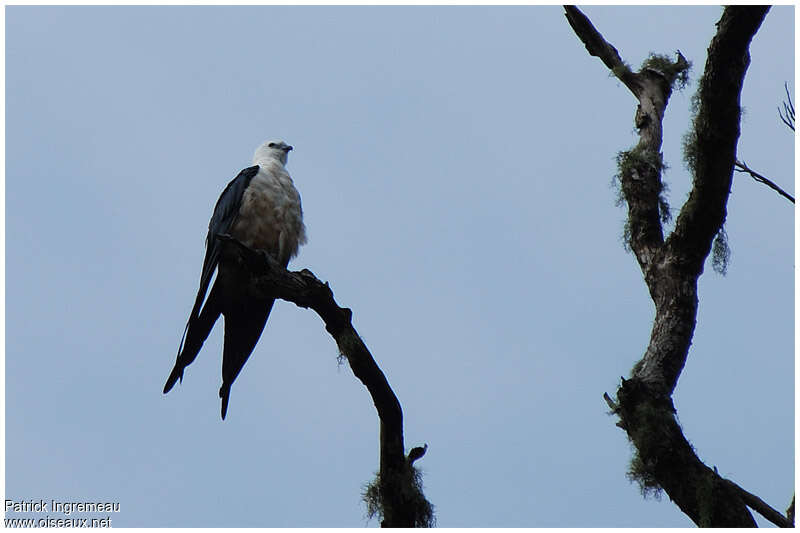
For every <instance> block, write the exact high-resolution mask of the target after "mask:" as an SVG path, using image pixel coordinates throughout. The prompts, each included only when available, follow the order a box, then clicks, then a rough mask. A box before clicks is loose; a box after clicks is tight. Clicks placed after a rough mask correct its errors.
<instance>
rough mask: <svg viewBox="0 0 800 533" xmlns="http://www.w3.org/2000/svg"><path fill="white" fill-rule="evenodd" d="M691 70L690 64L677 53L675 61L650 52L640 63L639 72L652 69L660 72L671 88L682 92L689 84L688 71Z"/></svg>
mask: <svg viewBox="0 0 800 533" xmlns="http://www.w3.org/2000/svg"><path fill="white" fill-rule="evenodd" d="M691 68H692V63H691V62H690V61H686V59H685V58H684V57H683V56H682V55H680V52H678V57H677V59H676V60H675V61H673V60H671V59H670V58H669V56H667V55H664V54H656V53H655V52H650V54H649V55H648V56H647V58H646V59H645V60H644V62H642V66H641V68H640V69H639V71H640V72H641V71H643V70H645V69H652V70H655V71H658V72H660V73H661V74H663V75H664V77H665V78H666V79H667V81H668V82H669V84H670V86H671V87H672V88H677V89H678V90H683V89H684V88H686V85H688V83H689V71H690V70H691Z"/></svg>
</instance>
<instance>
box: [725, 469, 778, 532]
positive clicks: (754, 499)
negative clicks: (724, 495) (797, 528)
mask: <svg viewBox="0 0 800 533" xmlns="http://www.w3.org/2000/svg"><path fill="white" fill-rule="evenodd" d="M721 479H722V481H723V482H724V483H725V484H726V485H728V486H729V487H730V488H732V489H733V490H735V491H736V492H738V493H739V496H740V497H741V498H742V501H743V502H744V503H745V505H747V506H748V507H749V508H751V509H752V510H754V511H755V512H757V513H758V514H760V515H761V516H763V517H764V518H766V519H767V520H769V521H770V522H772V523H773V524H775V525H776V526H778V527H794V525H793V524H792V522H791V521H790V520H789V519H788V518H786V517H785V516H783V515H782V514H781V513H780V512H778V511H776V510H775V509H773V508H772V507H770V506H769V504H767V503H766V502H765V501H764V500H762V499H761V498H759V497H758V496H756V495H755V494H752V493H750V492H747V491H746V490H744V489H743V488H742V487H740V486H739V485H737V484H736V483H734V482H733V481H731V480H730V479H725V478H721Z"/></svg>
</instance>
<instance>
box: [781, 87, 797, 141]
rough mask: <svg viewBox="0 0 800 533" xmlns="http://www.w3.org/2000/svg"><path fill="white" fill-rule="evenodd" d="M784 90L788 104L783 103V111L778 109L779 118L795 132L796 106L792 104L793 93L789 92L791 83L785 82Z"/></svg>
mask: <svg viewBox="0 0 800 533" xmlns="http://www.w3.org/2000/svg"><path fill="white" fill-rule="evenodd" d="M783 88H784V89H785V90H786V102H783V110H781V108H780V107H779V108H778V116H779V117H781V121H782V122H783V123H784V124H786V126H788V127H789V128H790V129H791V130H792V131H794V104H793V103H792V93H790V92H789V82H784V84H783Z"/></svg>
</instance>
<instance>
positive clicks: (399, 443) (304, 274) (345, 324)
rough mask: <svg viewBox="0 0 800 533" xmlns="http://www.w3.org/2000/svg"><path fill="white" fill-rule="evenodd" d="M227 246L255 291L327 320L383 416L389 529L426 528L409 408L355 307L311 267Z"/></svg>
mask: <svg viewBox="0 0 800 533" xmlns="http://www.w3.org/2000/svg"><path fill="white" fill-rule="evenodd" d="M217 237H218V238H219V239H220V240H222V241H224V247H223V250H222V254H223V256H225V258H226V260H227V261H230V262H238V263H239V264H240V265H242V266H243V267H244V268H246V269H247V270H248V271H249V272H250V274H251V276H252V278H251V281H250V288H249V290H250V291H252V293H253V294H260V295H263V296H269V297H272V298H280V299H282V300H286V301H289V302H292V303H294V304H295V305H297V306H298V307H304V308H308V309H312V310H314V311H315V312H316V313H317V314H318V315H319V317H320V318H321V319H322V320H323V321H324V322H325V329H326V330H327V331H328V333H330V334H331V336H332V337H333V339H334V340H335V341H336V345H337V346H338V348H339V353H340V354H341V355H342V356H344V357H345V358H346V359H347V362H348V363H349V364H350V368H351V369H352V370H353V374H354V375H355V376H356V377H357V378H358V379H359V380H360V381H361V382H362V383H363V384H364V386H366V388H367V390H368V391H369V393H370V395H371V396H372V402H373V403H374V404H375V408H376V409H377V411H378V417H379V418H380V470H379V474H378V485H377V488H378V492H379V500H380V504H381V505H380V506H381V514H382V515H383V524H384V525H385V526H387V527H420V526H422V527H425V526H429V525H430V524H431V523H432V522H433V511H432V509H433V508H432V506H431V505H430V503H428V501H427V500H426V499H425V497H424V496H423V495H422V493H421V490H420V489H419V487H418V484H416V483H415V475H414V472H413V470H412V469H411V465H410V464H409V463H408V461H407V460H406V456H405V453H404V444H403V411H402V408H401V407H400V402H399V401H398V399H397V396H395V394H394V391H393V390H392V388H391V387H390V386H389V382H388V381H387V379H386V376H385V375H384V374H383V372H382V371H381V369H380V368H379V367H378V364H377V363H376V362H375V359H373V358H372V354H370V352H369V350H368V349H367V347H366V345H365V344H364V342H363V341H362V340H361V337H360V336H359V335H358V333H357V332H356V330H355V328H354V327H353V324H352V322H351V318H352V316H353V313H352V311H350V309H347V308H342V307H339V305H338V304H337V303H336V301H335V300H334V298H333V292H332V291H331V288H330V286H329V285H328V284H327V283H323V282H321V281H320V280H319V279H317V278H316V276H314V274H313V273H312V272H311V271H309V270H305V269H304V270H302V271H300V272H289V271H288V270H286V269H285V268H282V267H281V266H280V265H279V264H278V262H277V261H275V260H274V259H273V258H272V257H271V256H270V255H269V254H266V253H263V252H259V251H256V250H253V249H252V248H249V247H248V246H246V245H244V244H242V243H241V242H239V241H238V240H236V239H234V238H233V237H230V236H228V235H218V236H217Z"/></svg>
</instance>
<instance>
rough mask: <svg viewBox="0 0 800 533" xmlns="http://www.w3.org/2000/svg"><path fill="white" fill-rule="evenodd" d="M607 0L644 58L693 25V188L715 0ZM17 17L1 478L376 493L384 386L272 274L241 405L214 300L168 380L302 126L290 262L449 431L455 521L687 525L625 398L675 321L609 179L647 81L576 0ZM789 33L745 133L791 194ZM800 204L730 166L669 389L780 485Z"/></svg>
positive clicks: (619, 42)
mask: <svg viewBox="0 0 800 533" xmlns="http://www.w3.org/2000/svg"><path fill="white" fill-rule="evenodd" d="M584 12H585V13H586V14H587V15H588V16H589V17H590V18H591V20H592V21H593V23H594V24H595V26H596V27H597V28H598V29H599V30H600V31H601V32H602V33H603V35H604V36H605V37H606V38H607V39H608V40H609V41H610V42H611V43H613V44H614V45H615V46H616V48H617V49H618V50H619V51H620V54H621V55H622V57H623V58H624V59H625V60H626V61H627V62H628V63H630V64H631V65H633V66H634V67H638V65H640V64H641V62H642V60H643V59H644V58H645V57H646V56H647V54H648V52H650V51H656V52H659V53H665V54H672V53H674V52H675V50H677V49H680V50H681V52H682V53H683V54H684V56H686V57H687V58H688V59H689V60H691V61H693V63H694V68H693V69H692V72H691V77H692V81H691V84H690V85H689V86H688V87H687V88H686V89H685V90H684V91H683V92H676V93H675V94H674V95H673V97H672V99H671V102H670V105H669V107H668V109H667V113H666V118H665V121H664V128H665V139H664V157H665V160H666V162H667V163H668V165H669V169H668V171H667V172H666V175H665V180H666V181H667V182H668V184H669V187H670V195H669V199H670V201H671V204H672V208H673V210H674V211H675V213H677V210H678V209H679V207H680V206H681V204H682V203H683V202H684V200H685V199H686V195H687V192H688V190H689V176H688V174H687V172H686V170H685V168H684V165H683V163H682V156H681V148H680V147H681V138H682V136H683V134H684V133H685V132H686V131H687V128H688V124H689V108H690V99H691V96H692V94H694V92H695V89H696V80H697V78H698V77H699V75H700V74H701V73H702V70H703V65H704V63H705V58H706V49H707V47H708V44H709V42H710V39H711V37H712V36H713V34H714V32H715V26H714V24H715V22H716V21H717V20H718V19H719V16H720V14H721V9H720V8H718V7H713V6H712V7H708V6H706V7H646V8H640V7H615V8H609V7H600V6H591V7H587V8H585V9H584ZM5 13H6V19H5V22H6V244H7V248H6V298H7V300H6V311H7V314H6V479H5V481H6V485H5V486H6V495H5V497H6V498H9V499H15V500H21V499H35V500H38V499H40V498H41V499H45V500H51V499H57V500H67V501H86V500H89V501H112V502H119V503H120V507H121V511H120V512H119V513H115V514H114V515H113V516H112V520H113V522H112V525H114V526H272V527H281V526H343V527H362V526H364V525H368V526H377V525H378V522H377V521H376V520H372V521H368V520H367V519H366V517H365V507H364V505H363V504H362V503H361V500H360V493H361V491H362V488H363V486H364V484H365V483H367V482H369V481H370V480H371V479H372V477H373V475H374V473H375V471H376V470H377V468H378V418H377V414H376V412H375V409H374V407H373V405H372V401H371V399H370V397H369V395H368V393H367V391H366V389H365V388H364V387H363V385H362V384H361V383H360V382H359V381H358V380H357V379H356V378H354V377H353V375H352V372H351V371H350V369H349V367H348V366H347V365H346V364H344V365H341V366H340V365H337V360H336V356H337V352H336V345H335V343H334V342H333V340H332V339H331V338H330V336H329V335H328V334H327V332H326V331H325V329H324V326H323V324H322V322H321V320H320V319H319V318H318V317H317V316H316V315H315V314H314V313H313V312H311V311H308V310H304V309H300V308H297V307H295V306H294V305H293V304H289V303H286V302H278V303H277V304H276V306H275V308H274V310H273V312H272V315H271V317H270V319H269V323H268V324H267V328H266V330H265V332H264V334H263V336H262V337H261V341H260V342H259V344H258V346H257V347H256V349H255V351H254V353H253V355H252V356H251V358H250V360H249V361H248V363H247V365H246V366H245V367H244V369H243V371H242V373H241V374H240V376H239V378H238V379H237V381H236V383H235V384H234V386H233V389H232V394H231V403H230V406H229V410H228V416H227V420H225V421H224V422H223V421H221V420H220V417H219V398H218V396H217V391H218V389H219V385H220V381H221V378H220V371H221V352H222V323H221V322H219V323H217V326H216V328H215V329H214V331H213V333H212V335H211V337H210V338H209V340H208V341H207V342H206V344H205V346H204V348H203V350H202V351H201V352H200V355H199V356H198V358H197V360H196V361H195V362H194V364H192V365H191V366H190V367H188V368H187V370H186V373H185V376H184V377H185V379H184V380H183V384H182V385H180V386H177V387H176V388H175V389H173V391H172V392H170V394H168V395H166V396H165V395H162V393H161V389H162V387H163V384H164V381H165V380H166V377H167V375H168V373H169V371H170V369H171V368H172V365H173V363H174V359H175V355H176V351H177V348H178V344H179V341H180V337H181V334H182V332H183V328H184V325H185V321H186V319H187V317H188V313H189V311H190V309H191V306H192V302H193V300H194V296H195V293H196V290H197V285H198V280H199V276H200V266H201V264H202V260H203V253H204V239H205V235H206V230H207V224H208V220H209V218H210V216H211V212H212V209H213V206H214V203H215V202H216V200H217V197H218V196H219V194H220V192H221V191H222V189H223V188H224V186H225V185H226V184H227V183H228V181H229V180H231V179H232V178H233V177H234V176H235V175H236V174H237V173H238V171H239V170H240V169H242V168H244V167H247V166H250V164H251V163H250V160H251V157H252V152H253V150H254V149H255V148H256V146H258V145H259V144H260V143H261V142H262V141H264V140H265V139H269V138H282V139H284V140H286V141H287V142H288V143H290V144H292V145H293V146H294V147H295V150H294V151H293V152H292V153H291V154H290V156H289V162H288V170H289V171H290V173H291V175H292V176H293V179H294V181H295V184H296V186H297V188H298V189H299V191H300V193H301V195H302V201H303V208H304V211H305V221H306V225H307V228H308V235H309V242H308V245H306V246H305V247H303V248H302V249H301V251H300V255H299V257H298V258H296V259H295V260H294V261H293V262H292V264H291V265H290V268H292V269H296V270H299V269H302V268H309V269H310V270H312V271H313V272H314V273H315V274H316V275H317V276H318V277H319V278H320V279H322V280H327V281H329V282H330V285H331V287H332V289H333V291H334V294H335V297H336V299H337V301H338V303H339V304H340V305H341V306H344V307H349V308H351V309H352V310H353V314H354V316H353V322H354V325H355V327H356V329H357V330H358V332H359V333H360V335H361V336H362V338H363V339H364V341H365V343H366V344H367V346H368V347H369V349H370V350H371V352H372V354H373V356H374V357H375V359H376V361H377V362H378V364H379V365H380V367H381V368H382V369H383V371H384V373H385V374H386V376H387V377H388V380H389V382H390V384H391V385H392V387H393V389H394V391H395V393H396V394H397V396H398V398H399V400H400V402H401V404H402V406H403V412H404V416H405V439H406V441H405V442H406V448H407V449H410V448H411V447H413V446H418V445H422V444H423V443H428V444H429V450H428V453H427V455H426V456H425V457H424V458H423V459H422V460H421V461H419V462H418V463H417V466H419V467H421V468H422V470H423V471H424V474H425V477H424V483H425V495H426V496H427V498H428V499H429V500H430V501H431V503H433V504H434V505H435V507H436V516H437V519H438V525H439V526H445V527H467V526H498V527H501V526H608V527H616V526H689V525H692V524H691V522H690V521H689V519H688V518H686V517H685V515H683V514H682V513H681V512H680V510H679V509H678V508H677V507H676V506H675V505H674V504H672V503H671V502H670V501H669V498H668V497H667V496H666V495H664V496H663V497H662V498H661V500H660V501H659V500H657V499H653V498H650V499H644V498H643V497H642V496H641V494H640V493H639V489H638V487H637V486H636V485H635V484H632V483H630V482H629V481H628V480H627V479H626V477H625V472H626V469H627V465H628V462H629V460H630V455H631V454H630V446H629V444H628V442H627V440H626V437H625V434H624V432H623V431H622V430H620V429H619V428H617V427H616V426H615V425H614V423H615V419H614V418H613V417H610V416H608V415H607V410H608V407H607V405H606V404H605V402H604V401H603V399H602V395H603V393H604V392H608V393H609V394H612V395H613V394H614V393H615V392H616V388H617V386H618V384H619V379H620V376H628V375H629V372H630V369H631V367H632V365H633V364H634V363H635V362H636V361H637V360H638V359H639V358H640V357H641V355H642V353H643V352H644V349H645V347H646V345H647V341H648V339H649V335H650V326H651V322H652V319H653V306H652V303H651V300H650V298H649V296H648V293H647V289H646V287H645V285H644V283H643V281H642V275H641V273H640V271H639V268H638V266H637V264H636V261H635V259H634V257H633V256H632V255H631V254H628V253H626V252H625V250H624V249H623V246H622V243H621V235H622V228H623V221H624V210H623V209H621V208H618V207H615V205H614V202H615V197H616V193H615V191H614V189H613V188H612V187H611V185H610V184H611V181H612V176H613V175H614V173H615V163H614V157H615V154H616V153H617V152H618V151H620V150H625V149H628V148H629V147H630V146H632V145H633V144H635V142H636V141H637V138H636V135H635V131H634V125H633V117H634V113H635V110H636V102H635V99H634V97H633V96H632V95H631V94H630V93H629V92H628V90H627V89H625V87H624V86H622V85H621V84H620V83H619V82H617V81H616V80H615V79H613V78H611V77H609V74H608V71H607V69H606V68H605V67H604V66H603V65H602V63H601V62H600V61H599V60H598V59H596V58H592V57H590V56H589V55H588V54H587V52H586V50H585V49H584V47H583V45H582V44H581V43H580V42H579V40H578V39H577V37H576V36H575V35H574V33H573V32H572V30H571V28H570V27H569V25H568V24H567V22H566V19H565V18H564V16H563V10H562V9H561V8H560V7H524V6H523V7H492V8H490V7H380V8H378V7H114V8H111V7H20V6H10V7H7V8H6V11H5ZM793 43H794V8H793V7H786V6H785V7H774V8H773V9H772V11H771V12H770V13H769V14H768V15H767V18H766V20H765V22H764V24H763V26H762V27H761V30H760V31H759V33H758V34H757V35H756V37H755V39H754V41H753V43H752V46H751V52H752V64H751V66H750V69H749V71H748V73H747V78H746V80H745V85H744V90H743V93H742V104H743V106H744V109H745V112H744V116H743V123H742V136H741V139H740V142H739V157H740V158H741V159H744V160H745V161H746V162H747V163H748V164H749V165H750V166H752V167H753V168H754V169H757V170H758V171H759V172H761V173H763V174H765V175H766V176H768V177H770V178H771V179H773V180H774V181H776V182H778V183H779V184H781V185H782V186H783V187H785V188H786V189H787V190H788V191H789V192H791V193H793V192H794V183H793V176H794V137H793V135H792V134H791V132H790V131H789V130H788V129H787V128H786V127H785V126H784V125H783V124H781V122H780V120H779V119H778V114H777V109H778V107H779V106H780V105H781V102H782V101H783V99H784V98H785V95H784V88H783V86H784V82H785V81H789V82H790V86H791V87H792V89H793V87H794V81H793V80H794V74H795V73H794V55H793V54H794V46H793ZM793 212H794V210H793V206H792V205H791V204H789V202H787V201H786V200H785V199H783V198H781V197H779V196H778V195H777V194H775V193H774V192H772V191H771V190H769V189H768V188H766V187H765V186H763V185H759V184H756V183H755V182H754V181H753V180H752V179H750V178H749V177H747V176H743V175H737V176H736V177H735V178H734V184H733V190H732V193H731V197H730V201H729V204H728V213H729V215H728V220H727V223H726V230H727V233H728V236H729V242H730V246H731V249H732V253H733V255H732V260H731V263H730V267H729V272H728V275H727V276H726V277H722V276H720V275H718V274H716V273H715V272H713V271H712V269H711V266H710V263H708V264H707V268H706V273H705V274H704V275H703V276H702V278H701V279H700V285H699V291H700V310H699V315H698V326H697V330H696V333H695V336H694V340H693V343H692V348H691V351H690V354H689V359H688V362H687V364H686V367H685V369H684V372H683V375H682V376H681V379H680V381H679V383H678V386H677V389H676V390H675V394H674V400H675V404H676V406H677V409H678V416H679V419H680V422H681V424H682V426H683V429H684V432H685V434H686V436H687V438H688V439H689V440H690V442H691V443H692V444H693V446H694V447H695V449H696V451H697V453H698V455H699V457H700V458H701V459H702V460H704V461H705V462H706V463H707V464H708V465H709V466H715V467H717V468H718V470H719V472H720V474H722V475H723V476H726V477H729V478H731V479H732V480H734V481H736V482H737V483H739V484H740V485H741V486H742V487H744V488H746V489H747V490H749V491H751V492H753V493H755V494H757V495H759V496H760V497H761V498H763V499H764V500H765V501H767V502H768V503H770V504H771V505H772V506H773V507H775V508H777V509H779V510H784V509H785V508H786V507H787V506H788V504H789V502H790V500H791V498H792V493H793V481H794V375H795V371H794V358H793V353H794V246H793V244H794V233H793V222H794V221H793ZM50 515H51V516H60V515H57V514H54V513H50ZM9 516H11V515H9ZM25 516H34V515H25ZM35 516H40V515H35ZM95 516H96V515H95ZM759 520H760V517H759ZM760 523H762V524H765V523H766V522H764V521H763V520H760Z"/></svg>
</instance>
